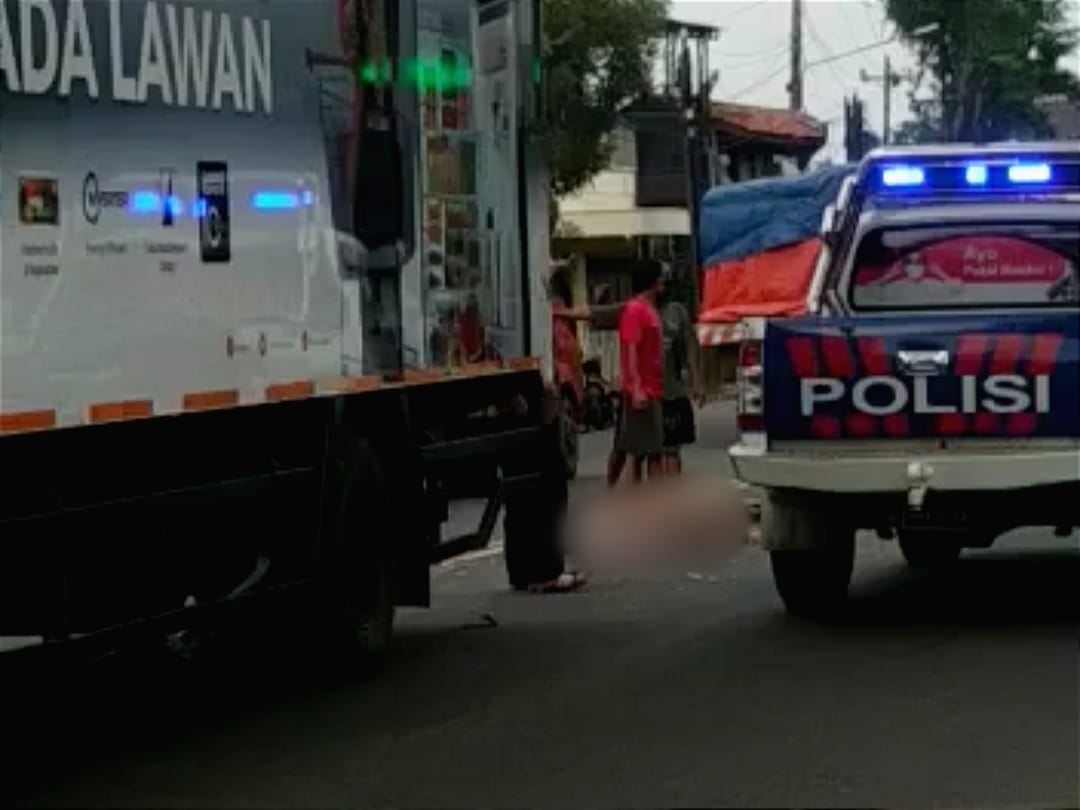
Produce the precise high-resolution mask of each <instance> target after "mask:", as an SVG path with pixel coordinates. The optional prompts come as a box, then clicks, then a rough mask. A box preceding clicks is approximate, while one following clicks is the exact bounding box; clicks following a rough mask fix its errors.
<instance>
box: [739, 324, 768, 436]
mask: <svg viewBox="0 0 1080 810" xmlns="http://www.w3.org/2000/svg"><path fill="white" fill-rule="evenodd" d="M763 381H764V377H763V373H762V361H761V341H760V340H745V341H743V342H742V344H741V345H740V346H739V363H738V366H737V367H736V369H735V384H736V395H737V397H738V400H737V408H736V415H737V422H738V426H739V431H740V432H741V433H761V432H762V431H763V430H764V428H765V391H764V386H763Z"/></svg>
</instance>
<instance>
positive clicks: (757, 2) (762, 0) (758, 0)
mask: <svg viewBox="0 0 1080 810" xmlns="http://www.w3.org/2000/svg"><path fill="white" fill-rule="evenodd" d="M768 2H769V0H753V2H751V3H749V4H748V5H745V6H743V7H742V8H740V9H739V10H738V11H733V12H731V16H730V17H721V18H720V22H721V23H723V22H725V21H727V20H734V19H735V18H736V17H741V16H742V15H743V14H745V13H746V12H748V11H753V10H754V9H755V8H758V7H759V6H763V5H765V4H766V3H768Z"/></svg>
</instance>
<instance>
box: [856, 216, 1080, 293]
mask: <svg viewBox="0 0 1080 810" xmlns="http://www.w3.org/2000/svg"><path fill="white" fill-rule="evenodd" d="M1078 267H1080V226H1075V225H1063V224H1017V225H1001V224H994V225H992V226H963V227H959V226H948V227H939V226H935V227H918V228H884V229H880V230H876V231H871V232H870V233H868V234H867V235H866V236H864V237H863V239H862V241H861V243H860V244H859V248H858V250H857V251H856V254H855V263H854V270H853V273H852V284H851V303H852V306H853V307H855V308H856V309H863V310H907V309H942V308H947V309H952V308H972V307H994V308H1002V307H1024V308H1028V307H1061V306H1077V305H1078V304H1080V279H1078V277H1077V268H1078Z"/></svg>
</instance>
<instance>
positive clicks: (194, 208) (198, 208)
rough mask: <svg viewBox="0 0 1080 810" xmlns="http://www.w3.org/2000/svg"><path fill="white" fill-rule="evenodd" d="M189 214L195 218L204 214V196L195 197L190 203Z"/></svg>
mask: <svg viewBox="0 0 1080 810" xmlns="http://www.w3.org/2000/svg"><path fill="white" fill-rule="evenodd" d="M191 215H192V216H193V217H195V218H196V219H199V218H202V217H205V216H206V198H205V197H196V198H195V200H194V201H193V202H192V204H191Z"/></svg>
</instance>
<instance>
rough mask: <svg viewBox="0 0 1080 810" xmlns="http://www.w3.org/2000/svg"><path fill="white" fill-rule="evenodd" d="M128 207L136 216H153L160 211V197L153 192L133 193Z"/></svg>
mask: <svg viewBox="0 0 1080 810" xmlns="http://www.w3.org/2000/svg"><path fill="white" fill-rule="evenodd" d="M128 207H129V208H130V209H131V210H132V211H133V212H134V213H136V214H153V213H156V212H157V211H160V210H161V197H159V196H158V194H157V192H154V191H133V192H132V193H131V196H130V197H129V198H128Z"/></svg>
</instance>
